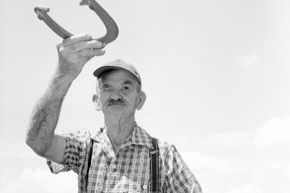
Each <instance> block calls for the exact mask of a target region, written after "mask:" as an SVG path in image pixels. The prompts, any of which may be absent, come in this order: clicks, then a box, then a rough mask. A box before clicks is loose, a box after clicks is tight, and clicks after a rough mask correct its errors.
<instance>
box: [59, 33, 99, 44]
mask: <svg viewBox="0 0 290 193" xmlns="http://www.w3.org/2000/svg"><path fill="white" fill-rule="evenodd" d="M92 39H93V38H92V36H90V35H76V36H71V37H69V38H66V39H64V40H62V45H63V46H70V45H72V44H75V43H77V42H82V41H90V40H92Z"/></svg>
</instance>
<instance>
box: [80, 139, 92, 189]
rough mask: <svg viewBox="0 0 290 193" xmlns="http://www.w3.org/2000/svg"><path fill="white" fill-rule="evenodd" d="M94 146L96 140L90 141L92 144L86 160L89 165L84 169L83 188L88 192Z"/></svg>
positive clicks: (89, 146)
mask: <svg viewBox="0 0 290 193" xmlns="http://www.w3.org/2000/svg"><path fill="white" fill-rule="evenodd" d="M93 146H94V140H92V139H90V143H89V145H88V152H87V155H86V160H85V162H86V163H87V164H85V166H84V168H83V170H84V171H83V182H82V186H81V187H82V188H83V189H84V190H83V191H85V192H86V191H87V187H88V181H89V170H90V167H91V160H92V154H93Z"/></svg>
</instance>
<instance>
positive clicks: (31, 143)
mask: <svg viewBox="0 0 290 193" xmlns="http://www.w3.org/2000/svg"><path fill="white" fill-rule="evenodd" d="M25 142H26V145H28V146H29V147H30V148H31V149H32V150H33V151H34V152H35V153H36V154H37V155H39V156H41V157H43V156H44V154H45V148H43V147H42V145H41V144H39V143H37V142H36V140H33V139H30V138H29V137H26V140H25Z"/></svg>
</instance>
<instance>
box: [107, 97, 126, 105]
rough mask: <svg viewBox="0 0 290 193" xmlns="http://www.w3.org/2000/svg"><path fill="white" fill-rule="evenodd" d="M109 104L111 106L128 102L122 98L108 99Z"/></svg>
mask: <svg viewBox="0 0 290 193" xmlns="http://www.w3.org/2000/svg"><path fill="white" fill-rule="evenodd" d="M107 104H108V106H111V105H124V104H126V102H125V100H124V99H122V98H120V99H117V100H115V99H108V102H107Z"/></svg>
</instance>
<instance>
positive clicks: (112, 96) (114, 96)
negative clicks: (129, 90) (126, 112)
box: [110, 91, 122, 100]
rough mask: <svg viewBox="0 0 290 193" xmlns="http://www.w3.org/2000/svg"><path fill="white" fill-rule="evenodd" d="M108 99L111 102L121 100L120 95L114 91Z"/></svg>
mask: <svg viewBox="0 0 290 193" xmlns="http://www.w3.org/2000/svg"><path fill="white" fill-rule="evenodd" d="M110 98H111V99H113V100H119V99H121V98H122V97H121V95H120V93H119V92H117V91H115V92H113V93H112V95H111V97H110Z"/></svg>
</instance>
